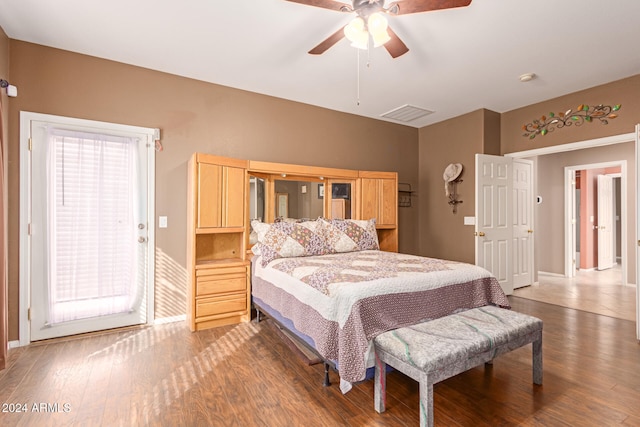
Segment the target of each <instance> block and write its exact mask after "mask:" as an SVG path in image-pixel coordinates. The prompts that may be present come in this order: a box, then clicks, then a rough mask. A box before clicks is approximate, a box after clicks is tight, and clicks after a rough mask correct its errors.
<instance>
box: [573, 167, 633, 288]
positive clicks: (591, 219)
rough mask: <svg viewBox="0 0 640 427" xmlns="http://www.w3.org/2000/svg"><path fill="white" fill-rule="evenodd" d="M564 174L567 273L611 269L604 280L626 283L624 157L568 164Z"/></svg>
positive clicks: (584, 272)
mask: <svg viewBox="0 0 640 427" xmlns="http://www.w3.org/2000/svg"><path fill="white" fill-rule="evenodd" d="M565 176H566V177H567V179H566V180H565V194H566V196H565V203H567V204H572V206H565V219H564V221H565V225H566V227H567V229H568V230H569V231H570V233H567V236H566V237H567V243H568V245H567V246H568V247H569V248H568V249H569V250H567V251H565V256H566V258H565V272H566V276H567V277H569V278H571V277H575V276H576V275H578V273H581V275H582V276H585V274H586V273H590V274H592V275H594V277H592V279H595V280H597V274H598V272H602V271H605V270H611V271H609V272H608V274H607V283H611V284H614V285H623V284H626V283H627V276H626V270H627V264H626V261H627V259H626V253H627V250H626V249H627V233H626V229H627V216H628V206H627V197H626V187H627V161H626V160H621V161H619V162H615V161H614V162H608V163H598V164H588V165H581V166H567V167H566V168H565ZM623 194H624V195H625V197H623ZM615 272H618V273H617V275H616V273H615ZM602 277H604V276H602ZM612 279H613V281H612Z"/></svg>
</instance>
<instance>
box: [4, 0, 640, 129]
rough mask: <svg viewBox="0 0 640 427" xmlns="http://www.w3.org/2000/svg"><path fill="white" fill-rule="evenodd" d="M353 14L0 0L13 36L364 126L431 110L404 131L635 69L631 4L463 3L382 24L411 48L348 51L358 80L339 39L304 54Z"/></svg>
mask: <svg viewBox="0 0 640 427" xmlns="http://www.w3.org/2000/svg"><path fill="white" fill-rule="evenodd" d="M347 1H348V0H347ZM352 18H353V15H351V14H345V13H341V12H335V11H331V10H326V9H321V8H317V7H311V6H305V5H301V4H297V3H292V2H287V1H285V0H227V1H221V0H188V1H184V0H183V1H177V0H173V1H170V0H133V1H132V0H109V1H87V0H56V1H43V0H0V26H2V28H3V29H4V30H5V32H6V33H7V35H8V36H9V37H10V38H12V39H16V40H24V41H28V42H32V43H37V44H42V45H46V46H51V47H55V48H60V49H65V50H69V51H73V52H79V53H84V54H87V55H92V56H97V57H101V58H107V59H111V60H114V61H119V62H124V63H128V64H133V65H138V66H141V67H146V68H150V69H155V70H160V71H164V72H167V73H172V74H177V75H181V76H186V77H190V78H194V79H198V80H203V81H208V82H212V83H217V84H220V85H225V86H231V87H234V88H239V89H244V90H248V91H252V92H257V93H262V94H267V95H271V96H276V97H279V98H285V99H289V100H293V101H299V102H303V103H307V104H312V105H317V106H321V107H325V108H329V109H332V110H338V111H344V112H348V113H352V114H357V115H361V116H366V117H372V118H377V119H379V118H380V115H381V114H383V113H385V112H387V111H389V110H392V109H395V108H397V107H400V106H402V105H405V104H410V105H413V106H417V107H421V108H425V109H428V110H432V111H435V113H434V114H431V115H429V116H426V117H423V118H421V119H417V120H414V121H412V122H409V123H405V124H407V125H409V126H414V127H422V126H425V125H428V124H432V123H435V122H439V121H442V120H445V119H448V118H451V117H455V116H458V115H460V114H464V113H467V112H470V111H474V110H477V109H479V108H488V109H490V110H493V111H496V112H505V111H509V110H512V109H515V108H518V107H521V106H525V105H529V104H532V103H535V102H539V101H543V100H546V99H550V98H553V97H556V96H560V95H563V94H566V93H571V92H575V91H577V90H581V89H586V88H589V87H593V86H597V85H599V84H602V83H607V82H610V81H614V80H618V79H621V78H624V77H628V76H632V75H635V74H640V53H639V52H640V25H639V24H638V19H639V18H640V1H638V0H616V1H603V0H561V1H558V0H536V1H532V0H473V1H472V3H471V5H470V6H468V7H464V8H457V9H448V10H440V11H432V12H426V13H420V14H413V15H403V16H390V17H389V23H390V26H391V27H392V28H393V30H394V31H395V32H396V33H397V34H398V35H399V36H400V38H401V39H402V40H403V41H404V42H405V44H406V45H407V46H408V47H409V49H410V51H409V52H408V53H407V54H405V55H403V56H401V57H399V58H396V59H392V58H391V57H390V56H389V54H388V53H387V52H386V50H385V49H384V48H377V49H372V50H371V51H370V52H369V54H367V52H366V51H360V52H361V53H360V72H359V73H358V54H357V52H358V51H357V50H356V49H354V48H352V47H350V46H349V42H348V41H346V40H342V41H340V42H339V43H338V44H337V45H335V46H333V47H332V48H331V49H329V50H328V51H327V52H325V53H324V54H323V55H320V56H313V55H309V54H307V51H308V50H310V49H311V48H313V47H314V46H316V45H317V44H318V43H319V42H320V41H322V40H324V39H325V38H326V37H327V36H329V35H330V34H332V33H333V32H335V31H336V30H337V29H339V28H340V27H341V26H343V25H345V24H346V23H348V22H349V20H350V19H352ZM367 62H369V66H368V67H367V66H366V63H367ZM524 73H535V74H536V75H537V76H538V77H537V78H536V79H534V80H532V81H531V82H528V83H521V82H520V81H519V79H518V76H520V75H521V74H524ZM358 74H359V82H360V83H359V94H360V97H359V99H360V104H359V105H357V99H358V96H357V94H358ZM0 77H1V76H0ZM5 77H6V76H5ZM599 101H600V100H587V102H599ZM602 102H612V103H613V102H615V100H602ZM390 121H392V120H390Z"/></svg>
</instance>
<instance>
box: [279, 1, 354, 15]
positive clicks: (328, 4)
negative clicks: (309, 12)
mask: <svg viewBox="0 0 640 427" xmlns="http://www.w3.org/2000/svg"><path fill="white" fill-rule="evenodd" d="M286 1H290V2H292V3H300V4H306V5H307V6H315V7H321V8H323V9H331V10H337V11H338V12H340V11H342V9H343V8H344V7H345V6H347V5H345V4H344V3H341V2H339V1H334V0H286Z"/></svg>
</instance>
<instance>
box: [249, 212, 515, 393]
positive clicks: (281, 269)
mask: <svg viewBox="0 0 640 427" xmlns="http://www.w3.org/2000/svg"><path fill="white" fill-rule="evenodd" d="M252 226H253V228H254V230H257V234H258V243H257V244H256V245H255V246H254V253H255V256H254V257H253V259H252V277H251V286H252V290H251V293H252V300H253V304H254V306H255V307H256V308H257V309H258V310H260V311H262V312H264V313H266V314H267V315H268V316H269V317H271V318H273V319H274V320H276V321H277V322H278V323H280V324H281V325H283V326H284V327H286V328H287V329H289V330H290V331H291V332H293V333H294V334H295V335H296V336H298V337H299V338H301V339H302V340H304V341H305V342H306V343H307V344H309V345H310V346H312V347H313V348H314V349H315V350H316V351H317V353H318V354H319V355H320V356H321V357H322V358H323V359H324V360H327V361H332V362H333V364H334V366H335V367H336V369H337V371H338V373H339V375H340V388H341V390H342V392H343V393H346V392H347V391H349V389H350V388H351V385H352V383H355V382H359V381H362V380H364V379H365V377H366V371H367V368H369V367H372V366H373V350H372V348H373V344H372V340H373V338H375V337H376V336H377V335H379V334H381V333H383V332H386V331H389V330H392V329H397V328H401V327H406V326H410V325H413V324H416V323H420V322H423V321H426V320H429V319H435V318H439V317H443V316H446V315H449V314H452V313H455V312H458V311H462V310H467V309H471V308H475V307H481V306H486V305H495V306H498V307H503V308H509V302H508V300H507V298H506V296H505V295H504V293H503V291H502V289H501V287H500V285H499V284H498V282H497V280H496V279H495V277H493V276H492V275H491V274H490V273H489V272H488V271H486V270H484V269H482V268H480V267H478V266H475V265H471V264H466V263H460V262H453V261H446V260H440V259H434V258H426V257H419V256H414V255H408V254H399V253H393V252H384V251H380V250H378V247H377V238H376V237H375V236H376V233H375V221H374V220H368V221H357V220H324V219H318V220H315V221H305V222H302V223H284V224H278V223H275V224H262V223H260V224H258V223H254V224H252Z"/></svg>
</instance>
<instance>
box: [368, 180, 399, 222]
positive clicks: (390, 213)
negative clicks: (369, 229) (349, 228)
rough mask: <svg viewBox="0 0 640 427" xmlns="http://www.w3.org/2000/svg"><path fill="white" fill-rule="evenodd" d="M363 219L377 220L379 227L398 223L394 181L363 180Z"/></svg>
mask: <svg viewBox="0 0 640 427" xmlns="http://www.w3.org/2000/svg"><path fill="white" fill-rule="evenodd" d="M361 187H362V216H361V218H362V219H370V218H375V219H376V225H377V226H379V227H380V226H390V225H396V223H397V218H396V216H397V208H396V205H397V203H396V202H397V193H396V192H397V189H396V182H395V180H393V179H386V178H362V185H361Z"/></svg>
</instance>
